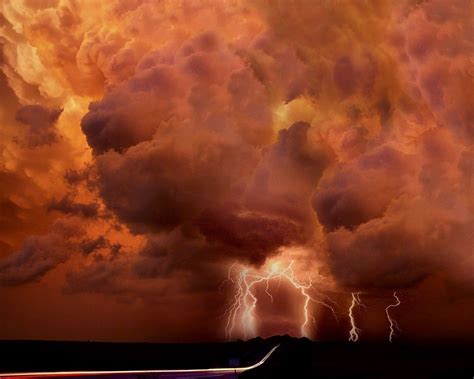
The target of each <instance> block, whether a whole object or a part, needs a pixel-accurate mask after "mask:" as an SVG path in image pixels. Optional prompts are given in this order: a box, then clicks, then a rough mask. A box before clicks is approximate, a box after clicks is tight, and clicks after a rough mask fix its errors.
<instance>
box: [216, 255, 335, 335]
mask: <svg viewBox="0 0 474 379" xmlns="http://www.w3.org/2000/svg"><path fill="white" fill-rule="evenodd" d="M293 263H294V262H293V261H291V262H290V263H289V264H288V266H287V267H285V268H284V269H280V267H279V264H278V262H275V263H273V264H272V265H271V266H270V269H269V270H266V271H265V272H264V274H258V273H255V272H254V270H251V269H250V268H248V267H243V268H242V269H241V270H240V272H239V273H238V274H237V275H236V277H234V276H233V275H232V270H233V269H234V267H235V264H234V265H232V266H231V267H230V268H229V272H228V275H227V279H226V280H225V281H226V282H227V281H230V282H232V283H233V284H234V286H235V293H234V300H233V302H232V303H231V304H230V306H229V307H228V308H227V310H226V312H225V314H227V322H226V326H225V333H226V336H227V338H228V339H231V338H232V335H233V333H234V330H235V328H236V326H237V324H238V323H239V322H240V325H241V327H242V330H243V334H244V339H247V337H248V335H249V334H250V335H252V336H256V335H257V322H256V315H255V309H256V307H257V303H258V299H257V296H256V295H255V294H254V292H253V291H254V290H255V287H256V286H257V284H259V283H265V293H266V294H267V295H268V297H269V298H270V300H271V301H272V302H273V295H272V294H271V293H270V290H269V285H270V282H271V281H272V280H275V279H277V280H278V286H279V285H280V282H281V280H282V279H284V280H286V281H287V282H288V283H290V284H291V285H292V286H293V287H294V288H295V289H297V290H299V292H300V293H301V295H302V296H303V298H304V305H303V312H302V313H303V321H302V324H301V326H300V333H301V336H308V330H307V327H308V324H309V322H310V320H311V321H312V322H313V323H314V324H316V320H315V319H314V317H313V316H312V315H311V314H310V309H309V305H310V303H311V302H314V303H318V304H321V305H323V306H324V307H326V308H328V309H329V310H330V311H331V312H332V314H333V315H334V317H335V318H336V319H337V315H336V312H335V310H334V308H333V307H332V306H331V305H330V304H328V303H327V302H325V301H322V300H320V299H317V298H314V297H313V296H311V295H310V294H309V292H308V291H309V290H310V289H312V288H313V282H312V280H311V279H310V280H309V281H308V282H301V281H299V280H298V279H296V278H295V272H294V269H293ZM328 301H330V302H332V301H331V300H328Z"/></svg>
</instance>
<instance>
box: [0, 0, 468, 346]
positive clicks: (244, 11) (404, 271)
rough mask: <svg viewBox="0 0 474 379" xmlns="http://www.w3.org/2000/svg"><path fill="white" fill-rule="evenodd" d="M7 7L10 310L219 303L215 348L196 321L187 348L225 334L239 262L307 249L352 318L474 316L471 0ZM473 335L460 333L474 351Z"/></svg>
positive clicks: (213, 309)
mask: <svg viewBox="0 0 474 379" xmlns="http://www.w3.org/2000/svg"><path fill="white" fill-rule="evenodd" d="M0 12H1V15H2V18H1V23H0V39H1V41H2V44H1V45H0V46H1V49H2V58H1V61H0V63H1V72H2V74H1V77H0V86H1V91H2V101H1V104H0V123H1V125H2V128H1V130H0V134H1V138H0V149H1V150H0V151H1V152H2V159H1V161H0V180H1V183H2V184H1V186H0V204H1V212H0V226H1V228H0V248H1V249H0V286H2V287H3V288H2V289H1V290H0V293H2V292H1V291H3V292H4V293H5V294H6V295H5V296H7V295H8V298H9V299H13V294H16V293H17V292H15V291H18V293H19V294H20V293H22V294H24V296H32V295H28V294H29V293H31V294H32V293H36V294H38V293H46V291H51V288H54V289H55V290H54V291H56V292H55V293H57V294H58V295H57V296H59V297H60V299H59V300H58V302H59V303H58V304H64V305H63V306H62V308H64V309H71V308H68V307H69V305H68V304H70V303H71V302H72V301H74V300H71V299H86V298H87V299H93V298H94V296H102V297H104V298H106V299H108V300H107V301H110V302H111V303H114V304H115V303H116V302H118V304H121V307H123V309H122V308H121V309H122V311H124V312H135V311H133V310H130V309H131V308H130V307H132V306H131V305H130V304H131V303H133V302H137V301H142V302H143V303H144V304H154V306H155V307H157V308H156V309H165V308H167V309H169V310H170V312H171V313H172V312H175V313H176V314H178V313H179V312H180V309H182V307H185V306H184V305H183V304H187V307H195V306H196V304H199V306H200V307H202V308H203V309H205V311H204V310H201V311H195V312H190V316H189V317H192V318H193V320H198V322H197V324H199V325H200V327H201V328H202V330H203V332H202V334H200V333H201V332H199V331H196V328H197V324H196V325H195V323H191V324H190V323H189V320H187V319H186V320H187V321H183V323H184V324H186V325H187V326H186V327H185V329H183V330H182V333H183V335H186V336H191V337H190V338H191V339H194V338H195V339H201V338H219V337H216V336H217V333H216V332H212V331H211V329H212V325H211V324H213V323H215V322H214V321H213V323H210V322H209V320H210V319H213V317H217V316H218V314H219V312H222V307H220V306H219V303H220V302H222V301H223V300H225V298H226V296H227V295H229V294H226V293H220V292H219V291H218V285H219V282H220V280H222V279H223V278H225V276H226V275H227V269H228V267H229V266H230V265H232V264H233V263H235V262H238V263H240V264H243V265H248V266H249V267H254V268H255V269H259V268H260V267H262V266H263V265H265V264H266V263H268V262H269V261H271V260H272V259H279V257H287V256H292V257H293V258H292V259H296V260H297V264H298V265H297V267H298V270H299V271H301V273H304V274H305V275H306V274H308V273H309V274H314V275H317V276H318V278H320V280H318V283H317V285H318V286H319V287H320V288H321V290H322V291H327V292H328V293H329V292H330V293H332V294H335V296H336V297H337V296H339V297H341V299H342V300H340V302H341V304H342V305H341V307H343V304H344V301H345V300H344V299H343V298H344V295H346V294H349V293H351V292H360V293H362V294H365V295H367V296H368V297H372V298H374V299H377V298H383V297H384V296H385V295H386V294H391V293H392V291H400V290H401V291H406V293H407V294H410V295H409V296H411V298H412V299H419V298H420V297H423V296H421V295H420V294H431V295H430V296H434V298H436V299H438V300H437V301H438V303H436V305H433V304H434V303H433V300H429V296H428V295H427V296H425V299H428V300H427V302H425V303H423V304H424V305H423V304H422V306H421V308H422V309H427V310H428V311H430V310H431V309H430V306H436V307H439V309H444V310H443V311H442V312H441V313H440V314H441V315H440V316H438V317H437V318H436V317H435V318H433V322H432V325H431V326H432V329H429V331H430V332H426V333H425V334H429V333H436V330H437V328H436V325H437V324H436V323H437V322H438V323H441V322H446V320H450V322H452V321H453V320H454V319H455V316H453V315H454V314H455V312H454V311H453V312H454V313H453V314H451V313H449V312H448V311H446V309H451V308H452V309H458V308H456V307H459V309H463V310H466V309H467V312H471V314H472V312H474V298H473V297H472V295H473V294H474V292H473V291H474V274H473V272H474V271H473V270H474V256H473V246H474V241H473V240H472V239H473V235H474V233H473V230H474V225H473V221H474V218H473V196H472V195H473V194H472V170H473V168H472V167H473V166H472V162H473V159H474V152H473V132H474V107H473V105H472V99H473V98H474V60H473V59H474V58H473V57H474V33H473V27H472V19H473V15H474V4H473V3H472V2H471V1H468V0H456V1H441V0H439V1H438V0H432V1H425V2H421V3H420V2H418V1H409V0H406V1H405V0H404V1H400V2H392V1H360V2H358V1H355V2H339V1H333V2H330V1H314V2H309V1H305V0H297V1H284V0H281V1H280V0H279V1H272V2H268V1H263V0H259V1H245V0H232V1H211V0H209V1H207V0H201V1H192V0H189V1H187V0H182V1H147V0H134V1H128V0H127V1H126V0H110V1H105V2H101V3H100V4H99V5H98V4H97V2H95V1H88V0H81V1H73V0H47V1H36V0H35V1H33V0H24V1H14V0H11V1H9V0H6V1H4V2H3V3H2V4H1V5H0ZM296 251H297V252H299V253H298V254H296V253H294V252H296ZM35 291H36V292H35ZM433 294H434V295H433ZM35 296H36V295H35ZM407 296H408V295H407ZM436 296H437V297H436ZM453 299H454V300H453ZM81 301H86V300H81ZM87 301H92V300H87ZM414 301H415V300H413V302H414ZM417 301H418V300H417ZM19 302H20V298H19V297H18V299H17V300H11V301H10V303H9V304H10V306H11V309H12V311H11V312H10V313H8V314H7V315H6V316H5V317H7V318H9V319H12V320H13V319H14V317H15V316H16V315H17V314H18V313H19V312H21V307H19V306H18V303H19ZM457 302H458V303H460V305H459V304H458V303H457ZM430 304H431V305H430ZM116 306H117V305H104V306H103V308H101V309H102V316H101V317H104V318H105V317H106V314H107V310H106V309H108V308H107V307H110V309H115V308H114V307H116ZM36 307H37V309H36V311H38V312H40V313H41V312H43V313H44V306H41V305H36ZM58 307H59V308H61V306H58ZM127 307H129V308H127ZM160 307H161V308H160ZM180 307H181V308H180ZM132 308H133V307H132ZM124 309H125V310H124ZM189 309H191V308H189ZM144 312H146V311H144ZM0 317H1V315H0ZM160 317H161V318H160ZM180 317H181V316H180ZM182 317H184V316H182ZM183 320H185V318H184V319H183ZM12 322H13V321H12ZM160 322H161V323H162V324H163V323H166V317H165V316H158V317H157V322H156V324H157V325H160ZM406 323H407V325H412V326H408V329H410V328H412V329H414V330H416V329H417V328H419V327H420V326H419V320H414V321H413V320H410V319H409V318H407V321H406ZM458 324H459V327H458V329H456V328H454V329H453V330H452V331H451V332H448V333H447V335H444V334H440V336H442V337H456V338H457V337H459V336H461V337H463V338H465V336H466V335H467V336H468V337H467V338H471V337H472V338H474V329H473V327H472V326H471V325H470V324H468V323H463V322H459V323H458ZM0 325H2V324H1V323H0ZM5 325H6V323H5ZM84 325H86V324H84ZM84 325H82V326H81V327H80V330H82V331H83V333H85V334H84V335H91V336H92V337H94V336H97V335H98V336H101V334H97V332H96V329H94V328H95V327H92V326H90V325H89V326H84ZM331 327H334V326H328V328H331ZM31 328H34V324H31ZM150 328H151V329H150ZM155 328H157V326H156V325H155ZM132 329H133V328H130V330H132ZM16 330H17V329H16V327H5V330H4V331H2V330H1V329H0V337H2V336H17V335H18V334H16V333H18V332H17V331H16ZM26 330H27V333H30V334H31V332H29V331H28V330H31V329H28V328H27V329H26ZM150 330H154V329H153V327H150V326H148V327H146V328H145V327H144V329H143V330H142V329H140V330H138V331H133V332H130V334H124V335H123V336H122V335H119V336H117V339H123V338H131V339H134V338H138V339H144V337H143V336H144V334H146V333H150ZM190 330H191V332H189V331H190ZM61 333H62V332H61ZM167 333H168V334H167ZM179 333H180V332H175V333H174V334H173V333H171V332H163V334H160V333H158V334H156V333H155V332H153V333H152V334H153V336H154V337H153V338H155V339H166V338H174V339H176V338H179V335H180V334H179ZM450 333H451V334H450ZM57 335H58V334H57V333H56V334H55V332H54V331H53V330H49V331H46V332H44V334H41V336H42V338H48V337H50V338H52V337H57ZM420 335H421V336H423V335H424V333H423V332H420ZM22 336H23V335H22ZM28 336H29V335H26V334H25V335H24V337H28ZM64 336H65V337H66V338H73V336H71V335H68V334H64ZM87 338H89V337H87ZM104 338H107V339H111V338H112V339H113V338H115V336H112V337H111V336H110V335H106V337H104Z"/></svg>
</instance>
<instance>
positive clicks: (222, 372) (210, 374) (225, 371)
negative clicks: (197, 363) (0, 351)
mask: <svg viewBox="0 0 474 379" xmlns="http://www.w3.org/2000/svg"><path fill="white" fill-rule="evenodd" d="M278 346H279V345H276V346H275V347H273V348H272V349H271V350H270V351H269V352H268V353H267V354H266V355H265V356H264V357H263V358H262V359H261V360H260V361H258V362H257V363H255V364H253V365H251V366H245V367H234V368H228V367H226V368H209V369H195V370H193V369H186V370H179V369H176V370H123V371H52V372H24V373H3V374H2V373H0V378H2V379H7V378H11V379H14V378H15V379H17V378H22V379H26V378H28V379H33V378H85V377H87V378H89V379H91V378H96V377H97V378H101V379H105V378H120V379H133V378H143V377H145V378H167V379H178V378H188V379H189V378H235V377H237V376H238V375H239V374H241V373H243V372H245V371H249V370H253V369H255V368H257V367H259V366H261V365H263V364H264V363H265V361H266V360H267V359H268V358H269V357H270V356H271V355H272V354H273V352H274V351H275V350H276V349H277V348H278Z"/></svg>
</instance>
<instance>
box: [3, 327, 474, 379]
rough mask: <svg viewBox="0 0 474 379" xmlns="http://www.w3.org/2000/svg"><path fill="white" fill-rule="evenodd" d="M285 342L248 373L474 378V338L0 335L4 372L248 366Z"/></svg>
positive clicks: (265, 375)
mask: <svg viewBox="0 0 474 379" xmlns="http://www.w3.org/2000/svg"><path fill="white" fill-rule="evenodd" d="M277 344H280V347H279V348H278V349H277V350H276V351H275V353H274V354H273V355H272V356H271V357H270V358H269V360H268V361H267V362H266V363H265V364H264V365H263V366H261V367H259V368H257V369H255V370H252V371H249V372H247V373H244V374H242V375H241V376H240V378H242V379H245V378H248V379H250V378H262V379H263V378H295V379H299V378H373V379H375V378H420V379H422V378H469V379H472V378H474V345H470V346H469V345H455V344H451V345H448V344H445V345H413V344H364V343H328V342H311V341H309V340H307V339H297V338H291V337H288V336H282V337H272V338H269V339H266V340H263V339H260V338H256V339H253V340H250V341H247V342H242V341H237V342H230V343H220V344H219V343H209V344H152V343H101V342H46V341H0V373H5V372H25V371H58V370H132V369H172V368H210V367H229V366H232V364H237V363H238V364H239V365H240V366H246V365H251V364H253V363H255V362H257V361H258V360H259V359H260V358H261V357H263V356H264V355H265V354H266V353H267V352H268V351H269V350H270V348H272V347H273V346H275V345H277ZM232 358H233V359H232ZM236 358H237V359H236ZM231 359H232V360H231Z"/></svg>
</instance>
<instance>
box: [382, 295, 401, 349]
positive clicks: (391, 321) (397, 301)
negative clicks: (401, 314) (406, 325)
mask: <svg viewBox="0 0 474 379" xmlns="http://www.w3.org/2000/svg"><path fill="white" fill-rule="evenodd" d="M393 297H394V298H395V303H394V304H390V305H388V306H387V307H386V308H385V314H386V315H387V320H388V322H389V324H390V334H389V335H388V340H389V341H390V342H392V340H393V337H394V336H395V330H398V331H399V330H400V328H399V327H398V324H397V321H396V320H395V319H394V318H393V317H392V316H390V309H391V308H396V307H398V306H399V305H400V304H401V303H402V302H401V301H400V299H399V297H398V296H397V291H395V292H393Z"/></svg>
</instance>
